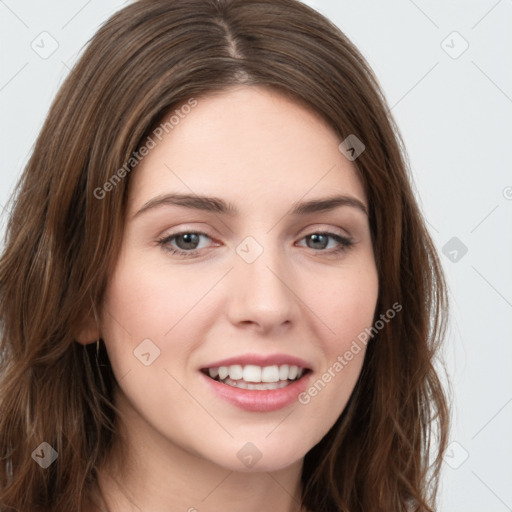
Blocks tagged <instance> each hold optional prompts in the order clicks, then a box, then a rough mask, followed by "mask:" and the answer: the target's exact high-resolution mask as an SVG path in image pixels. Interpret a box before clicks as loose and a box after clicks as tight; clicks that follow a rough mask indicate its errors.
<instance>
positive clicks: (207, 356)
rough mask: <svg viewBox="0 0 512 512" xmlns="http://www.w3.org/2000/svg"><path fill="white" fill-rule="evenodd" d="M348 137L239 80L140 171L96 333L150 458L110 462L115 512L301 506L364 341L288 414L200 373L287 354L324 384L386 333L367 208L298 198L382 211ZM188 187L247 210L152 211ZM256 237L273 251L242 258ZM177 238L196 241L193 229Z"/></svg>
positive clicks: (228, 511)
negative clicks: (360, 174) (253, 402)
mask: <svg viewBox="0 0 512 512" xmlns="http://www.w3.org/2000/svg"><path fill="white" fill-rule="evenodd" d="M340 142H341V140H340V139H339V137H337V135H336V134H335V133H334V132H333V131H332V129H331V128H330V127H329V126H328V125H327V124H326V123H325V122H324V121H323V120H322V119H321V118H320V117H318V116H317V115H316V114H315V113H313V112H311V111H310V110H307V109H305V108H304V107H302V106H299V105H298V104H297V103H295V102H293V101H291V100H290V99H287V98H285V97H284V96H281V95H279V94H277V93H275V92H270V91H269V90H267V89H265V88H261V87H256V86H237V87H234V88H231V89H229V90H227V91H223V92H222V93H220V94H215V95H208V96H205V97H201V98H199V99H198V104H197V106H196V107H195V108H193V109H192V110H191V112H190V113H189V114H187V115H186V117H184V119H181V120H180V123H179V124H178V125H176V126H175V127H174V129H173V130H172V131H170V132H169V133H168V134H167V135H165V136H164V138H163V140H162V141H161V142H159V143H158V144H157V146H156V147H155V148H154V149H152V150H151V151H150V153H149V154H148V155H147V156H146V157H145V158H144V159H143V160H142V162H141V163H140V164H139V165H138V166H137V167H136V169H135V170H134V171H132V172H133V175H132V177H131V179H132V182H131V184H130V187H131V188H130V195H129V202H128V214H127V222H126V226H125V231H124V234H123V245H122V249H121V253H120V256H119V259H118V261H117V265H116V268H115V272H114V274H113V275H112V276H111V279H110V282H109V284H108V287H107V291H106V295H105V301H104V304H103V305H102V310H101V318H100V320H101V321H100V325H99V326H97V325H95V324H92V323H91V324H90V325H88V327H87V328H86V329H84V330H83V331H82V333H81V334H80V336H79V337H78V341H79V342H80V343H90V342H92V341H93V340H94V341H95V340H96V339H98V337H100V336H101V337H102V339H103V340H104V341H105V344H106V347H107V351H108V355H109V358H110V361H111V364H112V368H113V371H114V373H115V376H116V378H117V380H118V382H119V383H120V387H121V392H120V393H118V395H117V396H116V404H117V406H118V407H119V408H120V409H121V410H122V411H123V412H124V413H125V414H126V417H127V418H128V423H127V424H122V425H121V426H120V428H123V431H124V432H126V435H127V436H128V439H129V441H130V457H131V460H132V461H133V465H132V466H131V467H126V468H124V470H123V473H122V474H119V475H116V476H115V481H114V479H113V478H112V475H110V474H108V472H104V473H101V472H100V487H101V490H102V494H103V496H104V499H105V502H106V504H107V505H108V507H109V510H110V511H111V512H115V511H121V510H122V511H124V512H125V511H131V510H144V511H147V512H164V511H166V512H168V511H170V510H172V511H174V510H176V511H187V510H191V511H192V510H194V508H193V507H195V509H197V510H198V511H200V512H203V511H214V510H223V511H225V512H235V511H238V510H240V505H241V504H243V509H244V510H245V511H246V512H256V511H261V510H274V511H279V512H281V511H282V512H285V511H286V512H291V511H297V510H299V506H298V497H299V495H300V485H299V484H300V474H301V468H302V462H303V457H304V455H305V454H306V453H307V452H308V451H309V450H310V449H311V448H312V447H313V446H314V445H315V444H316V443H317V442H318V441H320V439H321V438H322V437H323V436H324V435H325V434H326V432H327V431H328V430H329V429H330V427H331V426H332V425H333V424H334V422H335V421H336V419H337V418H338V417H339V415H340V414H341V412H342V411H343V409H344V407H345V405H346V403H347V400H348V399H349V397H350V394H351V392H352V390H353V388H354V385H355V383H356V380H357V378H358V375H359V373H360V370H361V367H362V363H363V358H364V353H365V351H364V347H363V349H362V350H360V351H359V353H357V354H356V355H354V357H353V359H352V360H351V361H350V362H349V363H348V364H347V365H346V366H344V368H343V370H342V371H340V372H338V373H336V376H335V377H334V378H333V379H332V380H331V382H330V383H328V384H327V385H326V386H325V388H324V389H323V390H322V391H321V392H320V393H318V395H317V396H315V397H314V398H312V399H311V401H310V402H309V403H308V404H307V405H302V404H300V403H298V402H294V403H293V404H292V405H290V406H287V407H285V408H283V409H280V410H277V411H273V412H249V411H244V410H242V409H239V408H238V407H236V406H234V405H232V404H230V403H228V402H226V401H224V400H223V399H221V398H219V397H218V396H217V395H216V394H214V393H213V392H212V391H211V390H210V389H209V387H208V386H207V385H206V383H205V382H204V379H203V378H202V376H201V375H200V374H199V369H200V368H202V367H204V366H208V363H210V362H214V361H216V360H219V359H224V358H228V357H232V356H234V355H240V354H246V353H257V354H274V353H285V354H290V355H293V356H297V357H300V358H302V359H305V360H306V361H308V363H309V364H310V367H311V368H312V369H313V374H312V375H311V379H312V380H311V382H314V381H316V379H318V378H320V377H321V376H322V374H323V373H324V372H326V371H327V370H328V368H329V367H332V366H333V364H334V363H335V361H336V360H337V357H338V356H340V355H343V354H344V353H345V352H346V351H347V350H348V349H349V348H350V346H351V344H352V342H353V340H355V339H356V337H357V335H358V334H359V333H360V332H361V331H363V330H364V328H365V327H368V328H369V327H371V325H372V320H373V315H374V311H375V306H376V302H377V295H378V276H377V270H376V267H375V260H374V254H373V248H372V242H371V237H370V229H369V221H368V218H367V216H366V215H365V214H364V213H363V212H362V211H360V210H358V209H356V208H354V207H351V206H342V207H338V208H336V209H334V210H331V211H326V212H317V213H313V214H311V215H308V216H303V217H292V216H290V215H289V214H288V212H289V210H290V209H291V208H292V206H293V205H294V203H296V202H298V201H307V200H311V199H317V198H325V197H328V196H331V195H335V194H344V195H350V196H352V197H355V198H357V199H359V200H360V201H362V202H363V203H364V204H365V205H366V206H368V202H367V198H366V196H365V193H364V190H363V187H362V185H361V183H360V181H359V179H358V178H357V175H356V171H355V168H354V165H353V164H352V163H351V162H350V161H349V160H347V159H346V158H345V157H344V156H343V154H342V153H341V152H340V151H339V149H338V145H339V143H340ZM170 192H175V193H183V194H192V193H193V194H197V195H208V196H215V197H220V198H223V199H224V200H225V201H229V202H230V203H233V205H234V206H236V207H237V208H238V209H239V211H240V213H239V214H238V215H235V216H232V217H230V216H226V215H222V214H219V213H211V212H205V211H199V210H190V209H187V208H184V207H179V206H172V205H166V206H160V207H157V208H154V209H150V210H148V211H146V212H145V213H142V214H140V215H138V216H136V217H134V214H135V212H137V211H138V210H139V209H140V208H141V207H142V206H143V205H144V204H145V203H146V202H147V201H149V200H150V199H152V198H154V197H156V196H158V195H161V194H164V193H170ZM187 230H188V232H190V231H201V232H204V233H205V234H206V235H207V236H201V237H200V241H199V244H198V245H197V246H196V250H197V255H196V256H194V257H188V258H184V257H180V256H178V255H174V254H171V253H170V252H168V251H166V250H165V247H164V246H162V245H159V244H158V242H157V241H158V239H160V238H163V237H164V236H169V235H171V234H175V233H178V232H183V231H185V232H187ZM325 231H329V232H332V233H334V234H338V235H341V236H345V237H350V238H352V240H353V242H354V245H353V246H352V247H349V248H346V249H345V250H344V251H342V252H340V253H338V254H334V253H333V250H334V249H336V248H337V247H339V243H338V242H337V241H336V240H335V239H333V238H327V239H326V240H325V243H324V245H323V246H322V245H321V244H322V242H323V241H321V242H317V243H316V244H315V243H313V240H312V239H311V238H309V237H308V235H311V234H312V233H315V232H325ZM248 236H251V237H253V238H254V239H255V240H256V241H257V242H258V243H259V244H260V246H261V247H262V248H263V252H262V254H261V255H260V256H259V257H258V258H257V259H256V260H255V261H254V262H252V263H250V264H249V263H247V262H246V261H244V259H242V258H241V257H240V256H239V255H238V254H237V252H236V248H237V246H238V245H239V244H240V243H241V242H242V240H244V239H245V238H246V237H248ZM189 242H190V241H189ZM327 242H328V244H327ZM166 246H167V247H173V248H175V249H181V250H184V251H186V250H187V249H186V247H187V245H186V241H184V240H183V238H181V239H180V237H178V238H175V239H174V240H173V241H168V242H167V245H166ZM188 250H189V252H191V251H193V250H194V249H188ZM144 339H150V340H151V341H152V343H154V344H155V345H156V346H157V347H158V349H159V350H160V355H159V357H157V358H156V359H155V360H154V361H153V363H152V364H151V365H149V366H145V365H144V364H142V363H141V361H140V360H139V359H138V358H137V357H135V356H134V353H133V351H134V349H136V347H137V346H138V345H139V344H140V343H141V341H142V340H144ZM247 442H252V443H253V444H254V445H255V446H256V447H257V448H258V450H259V451H260V452H261V459H260V460H259V461H258V462H257V464H255V465H254V466H253V467H252V468H248V467H246V466H245V465H244V464H243V463H242V462H241V461H240V460H239V458H238V457H237V452H238V451H239V450H240V449H241V448H242V447H243V446H244V445H245V444H246V443H247Z"/></svg>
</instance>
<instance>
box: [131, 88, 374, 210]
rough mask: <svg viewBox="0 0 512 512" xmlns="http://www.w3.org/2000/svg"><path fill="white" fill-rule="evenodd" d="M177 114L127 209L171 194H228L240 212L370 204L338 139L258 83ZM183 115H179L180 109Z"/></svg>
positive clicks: (136, 179)
mask: <svg viewBox="0 0 512 512" xmlns="http://www.w3.org/2000/svg"><path fill="white" fill-rule="evenodd" d="M195 101H196V103H195V106H194V107H192V108H187V109H182V110H180V108H179V107H176V108H175V109H173V111H172V112H169V113H168V114H167V115H166V116H164V118H163V122H165V121H166V120H168V119H170V116H172V115H173V114H174V117H173V123H172V125H171V124H168V125H167V128H166V129H164V128H165V126H164V125H163V124H161V125H160V131H159V132H158V133H159V138H160V139H161V140H159V138H157V137H155V136H153V140H154V141H155V142H156V146H155V147H153V148H152V149H151V150H150V151H149V152H148V154H147V155H146V156H145V157H144V158H143V159H142V160H141V162H140V163H139V164H138V165H137V166H136V168H135V169H134V170H133V171H132V177H131V180H132V183H131V187H130V188H131V192H130V198H131V199H130V210H131V211H132V212H133V211H134V210H135V209H137V208H140V206H141V205H142V204H143V203H144V202H146V201H147V200H148V199H150V198H151V197H154V196H156V195H160V194H162V193H166V192H179V193H187V194H190V193H194V194H200V195H212V196H221V197H225V198H226V199H227V200H229V201H230V202H232V203H234V204H237V205H239V206H240V209H241V210H242V211H243V207H244V205H245V206H249V205H250V204H255V203H258V204H261V203H265V204H267V205H271V204H279V203H283V202H296V201H298V200H299V199H300V198H301V197H304V196H305V198H306V199H307V198H309V196H311V197H313V196H314V197H318V196H320V195H333V194H335V193H341V194H348V193H350V194H351V195H353V196H355V197H357V198H359V199H360V200H361V201H362V202H366V198H365V194H364V190H363V187H362V184H361V182H360V180H359V178H358V176H357V173H356V170H355V167H354V165H353V164H352V162H350V161H348V160H347V159H346V158H345V157H344V156H343V154H342V153H341V152H340V151H339V149H338V145H339V143H340V142H341V140H340V139H339V137H338V136H337V134H336V133H335V132H334V131H333V130H332V129H331V128H330V126H328V124H327V123H326V122H325V121H324V120H323V119H322V118H321V117H320V116H319V115H318V114H316V113H315V112H313V111H312V110H311V109H308V108H305V107H304V106H303V105H300V104H298V103H297V102H295V101H293V100H292V99H289V98H287V97H286V96H283V95H281V94H279V93H277V92H275V91H271V90H270V89H267V88H263V87H260V86H237V87H233V88H231V89H228V90H226V91H222V92H220V93H215V94H208V95H205V96H202V97H199V98H197V99H196V100H195ZM176 110H178V112H176Z"/></svg>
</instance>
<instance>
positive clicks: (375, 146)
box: [0, 0, 448, 512]
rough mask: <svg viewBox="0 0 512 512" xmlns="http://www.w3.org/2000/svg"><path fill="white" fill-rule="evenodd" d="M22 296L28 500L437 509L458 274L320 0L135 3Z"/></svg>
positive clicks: (114, 28) (55, 196) (125, 12)
mask: <svg viewBox="0 0 512 512" xmlns="http://www.w3.org/2000/svg"><path fill="white" fill-rule="evenodd" d="M0 294H1V296H0V318H1V321H2V351H3V354H4V357H3V360H2V366H1V372H0V375H1V377H0V379H1V380H0V386H1V388H0V389H1V394H0V400H1V402H0V412H1V414H0V433H1V435H0V446H1V453H2V457H3V460H4V461H5V464H4V465H2V470H1V472H0V475H1V486H0V508H1V509H2V510H4V509H5V510H19V511H36V510H41V511H43V510H44V511H49V510H52V511H64V510H66V511H68V510H80V511H85V512H92V511H97V510H108V511H111V512H114V511H118V510H119V511H120V510H123V511H126V510H145V511H148V512H149V511H151V512H153V511H155V512H156V511H161V510H173V511H174V510H176V511H178V510H180V511H181V510H189V511H194V510H197V511H203V510H224V511H232V510H239V509H240V506H243V508H244V510H247V511H252V510H254V511H255V510H276V511H312V512H324V511H325V512H332V511H344V512H347V511H350V512H355V511H370V510H371V511H399V510H403V511H405V510H415V511H431V510H434V507H435V495H436V490H437V482H438V477H439V470H440V464H441V460H442V455H443V451H444V448H445V444H446V435H447V423H448V412H447V405H446V401H445V397H444V394H443V390H442V387H441V385H440V381H439V378H438V376H437V374H436V371H435V369H434V361H435V359H434V358H435V356H436V353H437V348H438V344H439V343H440V341H441V340H442V337H443V333H444V327H445V324H446V316H445V315H446V306H447V299H446V292H445V282H444V278H443V275H442V272H441V267H440V264H439V261H438V258H437V255H436V251H435V248H434V246H433V243H432V241H431V238H430V236H429V234H428V232H427V230H426V228H425V224H424V221H423V219H422V217H421V214H420V211H419V209H418V206H417V204H416V201H415V198H414V195H413V192H412V188H411V184H410V178H409V175H408V170H407V162H406V158H405V151H403V150H402V143H401V139H400V136H399V133H398V130H397V128H396V126H395V124H394V122H393V119H392V117H391V115H390V114H389V109H388V108H387V106H386V102H385V99H384V98H383V95H382V93H381V91H380V89H379V86H378V84H377V81H376V79H375V77H374V75H373V74H372V72H371V70H370V69H369V67H368V65H367V64H366V62H365V61H364V59H363V58H362V57H361V55H360V54H359V53H358V51H357V50H356V49H355V48H354V46H353V45H352V44H351V43H350V42H349V41H348V40H347V38H346V37H345V36H344V35H343V34H342V33H341V32H340V30H339V29H338V28H337V27H335V26H334V25H333V24H332V23H330V22H329V21H328V20H327V19H325V18H324V17H323V16H321V15H320V14H318V13H317V12H315V11H314V10H312V9H311V8H308V7H306V6H305V5H303V4H301V3H299V2H297V1H295V0H278V1H274V0H272V1H270V0H261V1H260V0H257V1H252V0H251V1H242V0H218V1H215V0H179V1H168V0H151V1H150V0H139V1H137V2H134V3H133V4H131V5H129V6H128V7H126V8H124V9H122V10H121V11H120V12H118V13H117V14H116V15H114V16H113V17H112V18H111V19H110V20H109V21H108V22H107V23H106V24H105V25H104V26H103V27H102V28H101V29H100V30H99V31H98V33H97V34H96V35H95V37H94V38H93V39H92V41H91V42H90V44H89V46H88V47H87V49H86V50H85V52H84V54H83V55H82V57H81V58H80V60H79V62H78V63H77V64H76V66H75V68H74V69H73V71H72V72H71V74H70V75H69V77H68V78H67V80H66V82H65V83H64V85H63V86H62V88H61V90H60V92H59V94H58V96H57V98H56V99H55V102H54V104H53V106H52V108H51V110H50V112H49V115H48V118H47V120H46V123H45V125H44V126H43V129H42V131H41V134H40V135H39V138H38V140H37V143H36V145H35V149H34V152H33V154H32V156H31V159H30V161H29V163H28V165H27V167H26V169H25V170H24V172H23V175H22V177H21V180H20V183H19V184H18V187H17V193H16V195H15V196H14V197H13V206H12V215H11V217H10V220H9V224H8V229H7V239H6V247H5V250H4V253H3V255H2V259H1V267H0ZM432 438H435V443H434V441H432Z"/></svg>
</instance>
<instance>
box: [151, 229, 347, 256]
mask: <svg viewBox="0 0 512 512" xmlns="http://www.w3.org/2000/svg"><path fill="white" fill-rule="evenodd" d="M181 235H204V236H206V237H207V238H210V240H211V237H209V236H208V235H207V234H206V233H203V232H201V231H181V232H180V233H174V234H172V235H169V236H165V237H162V238H160V239H159V240H158V241H157V243H158V245H159V246H161V247H162V248H163V249H164V250H165V251H168V252H170V253H171V254H174V255H177V256H178V257H182V258H193V257H195V256H197V253H198V252H199V251H200V249H194V250H191V251H184V250H182V249H175V248H173V247H170V246H169V245H168V244H169V242H170V241H171V240H174V239H175V238H177V237H179V236H181ZM313 235H323V236H328V237H329V238H333V239H334V240H336V241H337V242H338V243H339V244H340V245H339V247H337V248H336V249H334V250H330V251H325V249H311V250H312V251H314V252H320V253H321V252H325V253H326V255H327V256H338V255H341V253H343V252H345V251H347V250H348V249H350V248H352V247H353V246H354V241H353V240H352V239H351V238H348V237H344V236H341V235H338V234H337V233H331V232H329V231H315V232H313V233H309V235H306V236H304V237H302V238H301V240H303V239H305V238H308V237H311V236H313Z"/></svg>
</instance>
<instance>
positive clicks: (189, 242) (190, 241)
mask: <svg viewBox="0 0 512 512" xmlns="http://www.w3.org/2000/svg"><path fill="white" fill-rule="evenodd" d="M180 239H181V240H185V244H178V245H179V246H182V247H180V248H181V249H195V245H196V244H197V243H198V241H199V235H198V234H197V233H185V234H183V235H180V236H179V237H178V238H177V239H176V242H178V241H179V240H180ZM183 245H185V246H184V247H183Z"/></svg>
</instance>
